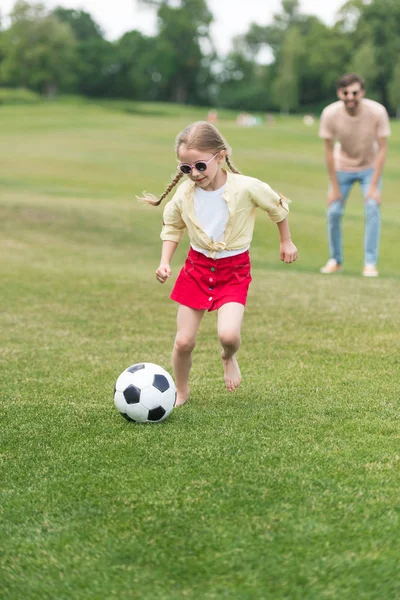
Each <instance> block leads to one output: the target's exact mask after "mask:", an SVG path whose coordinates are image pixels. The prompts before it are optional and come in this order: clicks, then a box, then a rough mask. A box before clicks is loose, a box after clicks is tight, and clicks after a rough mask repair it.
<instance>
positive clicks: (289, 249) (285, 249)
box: [280, 240, 299, 264]
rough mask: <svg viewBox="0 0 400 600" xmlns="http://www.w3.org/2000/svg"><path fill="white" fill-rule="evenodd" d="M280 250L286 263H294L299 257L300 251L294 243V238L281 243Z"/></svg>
mask: <svg viewBox="0 0 400 600" xmlns="http://www.w3.org/2000/svg"><path fill="white" fill-rule="evenodd" d="M280 252H281V260H283V262H285V263H288V264H289V263H292V262H294V261H295V260H296V259H297V258H298V257H299V253H298V252H297V248H296V246H295V245H294V244H293V242H292V240H286V241H284V242H281V243H280Z"/></svg>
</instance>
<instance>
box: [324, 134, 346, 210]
mask: <svg viewBox="0 0 400 600" xmlns="http://www.w3.org/2000/svg"><path fill="white" fill-rule="evenodd" d="M324 142H325V163H326V168H327V170H328V175H329V181H330V182H331V188H330V190H329V192H328V204H332V202H335V200H343V198H342V194H341V192H340V186H339V182H338V178H337V175H336V171H335V164H334V159H333V146H334V140H328V139H326V138H325V140H324Z"/></svg>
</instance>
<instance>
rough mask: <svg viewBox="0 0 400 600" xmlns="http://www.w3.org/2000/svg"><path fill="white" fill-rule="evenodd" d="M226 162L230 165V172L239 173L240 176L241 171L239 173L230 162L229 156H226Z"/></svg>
mask: <svg viewBox="0 0 400 600" xmlns="http://www.w3.org/2000/svg"><path fill="white" fill-rule="evenodd" d="M225 162H226V164H227V165H228V167H229V168H230V170H231V171H232V173H237V174H238V175H240V171H238V170H237V169H236V168H235V167H234V166H233V164H232V163H231V161H230V158H229V156H228V155H226V156H225Z"/></svg>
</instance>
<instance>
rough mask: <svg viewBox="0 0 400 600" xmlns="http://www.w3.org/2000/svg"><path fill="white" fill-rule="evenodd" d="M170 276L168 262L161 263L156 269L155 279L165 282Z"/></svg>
mask: <svg viewBox="0 0 400 600" xmlns="http://www.w3.org/2000/svg"><path fill="white" fill-rule="evenodd" d="M169 277H171V267H170V266H169V265H168V264H164V265H163V264H161V265H160V266H159V267H158V269H157V271H156V279H157V281H159V282H160V283H165V282H166V281H167V279H168V278H169Z"/></svg>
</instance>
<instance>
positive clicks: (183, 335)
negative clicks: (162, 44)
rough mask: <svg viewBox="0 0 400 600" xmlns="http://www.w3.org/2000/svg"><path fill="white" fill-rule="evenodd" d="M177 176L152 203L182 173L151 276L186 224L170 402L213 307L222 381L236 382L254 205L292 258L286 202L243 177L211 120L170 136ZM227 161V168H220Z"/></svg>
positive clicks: (180, 389) (161, 274) (180, 394)
mask: <svg viewBox="0 0 400 600" xmlns="http://www.w3.org/2000/svg"><path fill="white" fill-rule="evenodd" d="M175 150H176V154H177V157H178V161H179V164H178V174H177V175H176V177H175V178H174V179H173V181H172V182H171V184H170V185H169V186H168V188H167V190H166V191H165V192H164V194H163V195H162V196H161V197H160V199H159V200H157V199H156V198H155V197H154V196H152V195H146V196H145V197H144V198H139V199H140V200H142V201H145V202H148V203H149V204H153V205H158V204H160V203H161V202H162V200H163V199H164V198H165V197H166V196H167V195H168V194H169V193H170V192H171V190H172V189H173V188H174V187H175V186H176V184H177V183H178V181H179V180H180V179H181V178H182V177H183V176H184V175H186V176H187V180H186V181H185V182H184V183H182V184H181V185H180V186H179V187H178V189H177V190H176V192H175V194H174V196H173V198H172V200H171V201H170V202H168V204H167V205H166V206H165V209H164V215H163V228H162V232H161V236H160V237H161V239H162V240H163V245H162V253H161V260H160V266H159V267H158V269H157V271H156V278H157V280H158V281H159V282H160V283H165V282H166V280H167V279H168V278H169V277H170V276H171V267H170V263H171V259H172V257H173V254H174V252H175V250H176V248H177V246H178V244H179V242H180V241H181V239H182V237H183V234H184V231H185V229H186V231H187V233H188V235H189V240H190V250H189V253H188V256H187V258H186V261H185V264H184V266H183V268H182V269H181V271H180V273H179V275H178V278H177V280H176V283H175V285H174V287H173V290H172V293H171V299H172V300H175V301H176V302H178V304H179V308H178V316H177V334H176V338H175V344H174V349H173V355H172V359H173V367H174V374H175V381H176V387H177V400H176V405H177V406H179V405H181V404H184V403H185V402H186V401H187V400H188V398H189V373H190V368H191V365H192V352H193V349H194V347H195V343H196V336H197V331H198V329H199V326H200V322H201V320H202V318H203V316H204V313H205V311H206V310H207V311H212V310H217V311H218V338H219V341H220V343H221V346H222V353H221V357H222V363H223V367H224V379H225V385H226V387H227V389H228V390H229V391H234V390H235V389H236V388H237V387H238V386H239V385H240V381H241V376H240V369H239V365H238V362H237V359H236V353H237V351H238V349H239V346H240V341H241V340H240V331H241V326H242V320H243V314H244V307H245V304H246V297H247V292H248V289H249V285H250V282H251V279H252V278H251V274H250V268H251V265H250V256H249V247H250V243H251V240H252V236H253V230H254V222H255V211H256V208H257V207H260V208H261V209H262V210H265V211H267V213H268V215H269V217H270V218H271V220H272V221H274V222H275V223H276V224H277V226H278V230H279V235H280V257H281V260H283V261H284V262H286V263H292V262H294V261H295V260H296V259H297V257H298V253H297V248H296V246H295V245H294V244H293V242H292V240H291V237H290V231H289V225H288V220H287V214H288V211H289V208H288V204H287V202H286V199H285V198H284V197H283V196H282V195H281V194H279V193H277V192H274V191H273V190H272V189H271V188H270V186H269V185H267V184H266V183H264V182H262V181H260V180H258V179H255V178H253V177H247V176H245V175H241V174H240V173H239V171H237V170H236V169H235V168H234V166H233V165H232V162H231V160H230V158H229V154H230V148H229V146H228V144H227V142H226V141H225V139H224V138H223V137H222V135H221V134H220V132H219V131H218V129H216V127H214V125H212V124H211V123H208V122H205V121H204V122H203V121H198V122H196V123H192V124H191V125H189V126H188V127H186V128H185V129H184V130H183V131H182V132H181V133H180V134H179V135H178V136H177V138H176V143H175ZM224 161H225V162H226V164H227V165H228V167H229V169H230V171H231V173H230V172H227V171H226V170H225V169H224V168H223V167H222V164H223V162H224Z"/></svg>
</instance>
